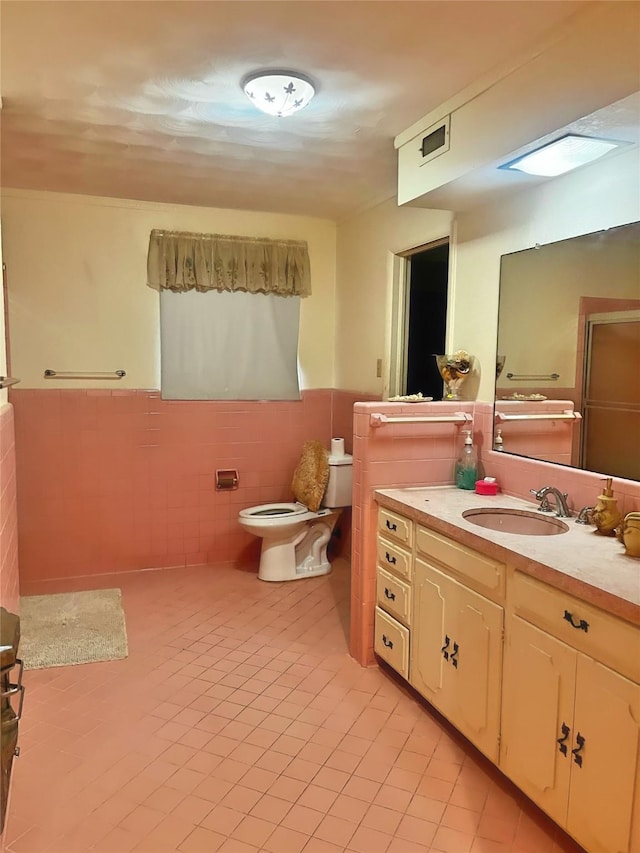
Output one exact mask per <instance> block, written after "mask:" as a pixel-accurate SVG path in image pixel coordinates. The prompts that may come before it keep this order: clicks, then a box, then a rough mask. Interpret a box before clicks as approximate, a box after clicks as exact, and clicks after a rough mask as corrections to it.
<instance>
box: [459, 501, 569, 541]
mask: <svg viewBox="0 0 640 853" xmlns="http://www.w3.org/2000/svg"><path fill="white" fill-rule="evenodd" d="M462 517H463V518H465V519H466V520H467V521H470V522H471V524H477V525H478V526H479V527H485V528H488V529H489V530H498V531H500V533H517V534H519V535H521V536H557V535H558V534H559V533H566V532H567V530H569V527H568V526H567V525H566V524H565V523H564V521H561V520H560V519H559V518H556V517H555V516H551V517H549V516H548V515H547V516H545V515H539V514H538V513H537V512H527V511H526V510H524V509H499V508H497V507H496V508H494V507H487V508H486V509H485V508H484V507H483V508H481V509H467V510H465V511H464V512H463V513H462Z"/></svg>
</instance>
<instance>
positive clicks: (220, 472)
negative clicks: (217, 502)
mask: <svg viewBox="0 0 640 853" xmlns="http://www.w3.org/2000/svg"><path fill="white" fill-rule="evenodd" d="M239 482H240V477H239V476H238V472H237V470H236V469H235V468H220V469H217V470H216V491H219V492H222V491H228V490H229V489H237V488H238V483H239Z"/></svg>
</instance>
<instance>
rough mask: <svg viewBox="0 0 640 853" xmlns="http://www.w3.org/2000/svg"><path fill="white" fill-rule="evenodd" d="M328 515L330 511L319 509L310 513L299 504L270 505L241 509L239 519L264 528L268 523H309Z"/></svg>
mask: <svg viewBox="0 0 640 853" xmlns="http://www.w3.org/2000/svg"><path fill="white" fill-rule="evenodd" d="M330 513H331V510H330V509H320V510H318V512H311V510H309V509H307V507H306V506H305V505H304V504H301V503H272V504H260V506H250V507H248V508H247V509H242V510H240V518H250V519H252V520H254V521H256V522H258V523H260V522H262V523H263V524H264V525H265V526H266V525H268V524H269V522H278V521H287V520H291V521H292V522H300V521H310V520H311V519H313V518H321V517H322V516H323V515H329V514H330Z"/></svg>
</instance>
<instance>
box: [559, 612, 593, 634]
mask: <svg viewBox="0 0 640 853" xmlns="http://www.w3.org/2000/svg"><path fill="white" fill-rule="evenodd" d="M562 618H563V619H566V620H567V622H568V623H569V624H570V625H572V626H573V627H574V628H578V629H579V630H580V631H584V632H585V634H586V633H587V632H588V631H589V623H588V622H586V621H585V620H584V619H581V620H580V621H579V622H574V621H573V613H569V611H568V610H565V611H564V616H563V617H562Z"/></svg>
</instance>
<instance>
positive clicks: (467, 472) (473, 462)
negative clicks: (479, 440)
mask: <svg viewBox="0 0 640 853" xmlns="http://www.w3.org/2000/svg"><path fill="white" fill-rule="evenodd" d="M462 432H464V433H466V435H467V437H466V438H465V440H464V445H463V448H462V453H461V454H460V457H459V458H458V461H457V462H456V486H457V487H458V488H459V489H468V490H469V491H473V490H474V489H475V487H476V480H477V479H478V455H477V453H476V449H475V447H474V446H473V439H472V438H471V430H470V429H463V430H462Z"/></svg>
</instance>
